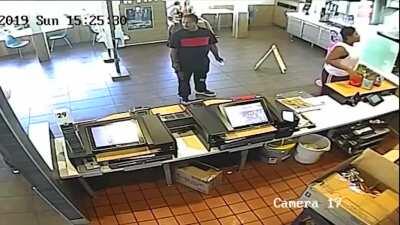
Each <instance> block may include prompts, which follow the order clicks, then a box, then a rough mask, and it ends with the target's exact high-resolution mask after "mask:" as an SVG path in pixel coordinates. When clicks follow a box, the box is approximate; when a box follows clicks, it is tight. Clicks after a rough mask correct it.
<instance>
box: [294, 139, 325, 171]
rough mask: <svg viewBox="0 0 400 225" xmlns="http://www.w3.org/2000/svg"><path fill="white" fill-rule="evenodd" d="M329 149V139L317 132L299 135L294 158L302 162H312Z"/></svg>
mask: <svg viewBox="0 0 400 225" xmlns="http://www.w3.org/2000/svg"><path fill="white" fill-rule="evenodd" d="M330 149H331V141H330V140H329V139H328V138H326V137H324V136H322V135H318V134H310V135H306V136H303V137H300V138H299V140H298V145H297V149H296V153H295V156H294V158H295V160H296V161H297V162H299V163H302V164H313V163H315V162H317V161H318V160H319V158H320V157H321V156H322V154H324V152H327V151H329V150H330Z"/></svg>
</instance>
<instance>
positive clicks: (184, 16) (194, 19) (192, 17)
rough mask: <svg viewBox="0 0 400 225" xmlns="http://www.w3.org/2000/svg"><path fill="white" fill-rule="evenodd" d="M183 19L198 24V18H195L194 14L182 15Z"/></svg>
mask: <svg viewBox="0 0 400 225" xmlns="http://www.w3.org/2000/svg"><path fill="white" fill-rule="evenodd" d="M183 18H190V19H192V20H193V21H194V22H195V23H197V22H199V17H197V16H196V15H195V14H193V13H189V14H184V15H183V17H182V19H183Z"/></svg>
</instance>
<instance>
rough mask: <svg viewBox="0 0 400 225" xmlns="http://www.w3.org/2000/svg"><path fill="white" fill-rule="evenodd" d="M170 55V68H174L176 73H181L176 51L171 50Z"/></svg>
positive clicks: (174, 49)
mask: <svg viewBox="0 0 400 225" xmlns="http://www.w3.org/2000/svg"><path fill="white" fill-rule="evenodd" d="M170 55H171V60H172V68H174V69H175V70H176V71H181V65H180V62H179V57H178V49H176V48H171V52H170Z"/></svg>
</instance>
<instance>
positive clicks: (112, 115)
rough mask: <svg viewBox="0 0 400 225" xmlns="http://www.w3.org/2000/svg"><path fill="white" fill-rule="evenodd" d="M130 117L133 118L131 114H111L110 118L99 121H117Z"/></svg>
mask: <svg viewBox="0 0 400 225" xmlns="http://www.w3.org/2000/svg"><path fill="white" fill-rule="evenodd" d="M129 117H131V115H130V114H129V112H124V113H116V114H111V115H109V116H106V117H103V118H100V119H98V120H97V121H107V120H115V119H122V118H129Z"/></svg>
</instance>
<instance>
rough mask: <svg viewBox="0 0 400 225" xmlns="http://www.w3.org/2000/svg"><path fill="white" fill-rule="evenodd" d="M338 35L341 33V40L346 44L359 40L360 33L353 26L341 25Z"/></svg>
mask: <svg viewBox="0 0 400 225" xmlns="http://www.w3.org/2000/svg"><path fill="white" fill-rule="evenodd" d="M340 35H342V38H343V41H344V42H346V43H348V44H353V43H355V42H359V41H360V35H359V34H358V33H357V31H356V29H355V28H354V27H343V28H342V30H341V31H340Z"/></svg>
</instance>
